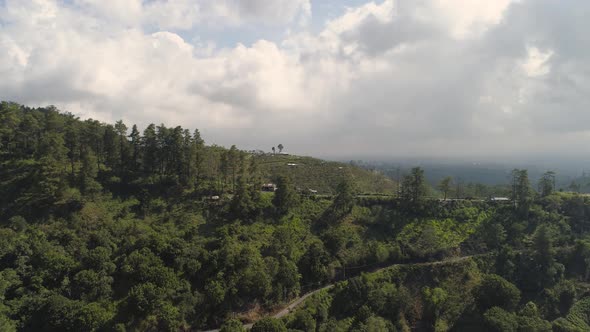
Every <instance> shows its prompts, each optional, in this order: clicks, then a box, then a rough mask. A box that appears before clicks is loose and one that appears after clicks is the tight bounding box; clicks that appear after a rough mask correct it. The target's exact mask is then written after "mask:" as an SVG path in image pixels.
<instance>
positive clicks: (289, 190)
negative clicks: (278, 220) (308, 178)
mask: <svg viewBox="0 0 590 332" xmlns="http://www.w3.org/2000/svg"><path fill="white" fill-rule="evenodd" d="M298 201H299V199H298V195H297V193H296V192H295V189H294V188H293V184H292V183H291V179H290V178H289V177H286V176H280V177H279V178H278V179H277V191H276V192H275V196H274V198H273V200H272V204H273V205H274V207H275V209H276V211H277V213H279V214H286V213H287V212H289V211H290V210H291V209H292V208H294V207H295V206H296V205H297V204H298Z"/></svg>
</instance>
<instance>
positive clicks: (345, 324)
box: [0, 103, 590, 332]
mask: <svg viewBox="0 0 590 332" xmlns="http://www.w3.org/2000/svg"><path fill="white" fill-rule="evenodd" d="M289 164H296V165H289ZM0 167H1V168H0V331H180V330H183V331H198V330H206V329H210V328H218V327H222V328H221V330H222V331H225V332H228V331H242V330H243V327H242V322H255V324H254V326H253V327H252V330H253V331H255V332H256V331H286V330H287V328H289V329H291V330H292V331H409V330H411V329H414V330H418V331H433V330H436V331H445V330H456V331H473V330H474V328H476V330H478V331H479V330H482V331H483V330H489V331H550V330H554V331H585V330H587V329H586V328H587V327H588V326H589V324H590V322H589V321H588V319H587V317H588V316H589V315H590V311H589V310H588V307H589V306H588V302H589V297H587V295H588V294H589V293H588V289H589V288H588V284H587V283H586V282H587V280H588V278H589V277H590V272H589V271H590V240H588V237H587V236H588V232H589V231H590V199H589V198H588V197H584V196H580V195H576V194H572V193H556V192H554V191H555V188H554V186H553V185H552V182H551V178H550V177H549V176H547V177H545V178H544V179H542V180H543V182H541V183H540V185H539V186H538V188H539V189H540V190H539V192H536V191H534V190H533V189H532V187H533V185H532V184H530V183H529V180H528V175H527V172H526V170H515V171H514V172H513V173H512V181H511V183H512V186H511V192H510V195H511V200H510V201H507V202H488V201H482V200H445V199H430V198H429V195H428V187H427V185H426V182H425V176H424V172H423V171H422V170H421V169H419V168H415V169H413V170H412V171H411V173H410V174H408V175H406V176H405V177H404V178H403V181H402V183H401V191H400V192H399V195H398V196H391V195H389V196H387V195H386V196H370V195H366V194H367V193H379V192H381V193H387V192H392V191H395V190H394V189H395V188H397V185H396V184H394V183H393V182H391V181H390V180H386V179H384V178H382V177H381V176H380V175H379V174H372V173H369V172H366V171H363V170H360V169H358V168H356V167H352V166H350V165H343V164H338V163H330V162H322V161H319V160H317V159H312V158H303V157H296V156H284V155H262V156H254V155H253V154H250V153H246V152H243V151H240V150H238V149H237V148H236V147H231V148H230V149H225V148H222V147H218V146H214V145H213V146H208V145H205V143H204V142H203V139H202V138H201V137H200V134H199V132H198V131H197V130H195V131H189V130H186V129H183V128H181V127H174V128H168V127H166V126H164V125H160V126H155V125H150V126H148V127H147V128H145V129H144V130H142V131H141V132H140V130H139V129H138V128H137V127H135V126H132V127H131V129H129V128H127V127H126V125H125V124H123V123H122V122H117V123H116V124H114V125H109V124H103V123H100V122H97V121H94V120H79V119H77V118H76V117H74V116H72V115H71V114H67V113H60V112H58V111H57V110H55V109H54V108H51V107H49V108H41V109H31V108H27V107H24V106H20V105H17V104H13V103H2V104H0ZM306 167H307V168H306ZM269 181H272V182H275V183H276V184H277V187H278V189H277V191H276V192H263V191H261V185H262V184H263V183H266V182H269ZM309 189H312V190H317V191H318V192H319V194H320V195H315V194H313V193H311V192H310V191H309ZM322 193H326V194H333V195H321V194H322ZM400 263H403V264H404V265H396V266H394V267H391V268H386V269H384V270H380V271H379V272H376V273H374V274H369V273H368V272H370V271H374V270H376V269H379V268H385V267H387V266H390V265H393V264H400ZM363 273H365V274H363ZM333 283H335V287H334V288H333V289H332V290H329V291H328V290H326V291H322V292H320V293H319V294H316V295H314V296H313V297H311V298H310V300H309V301H307V303H306V304H305V305H304V306H303V307H302V308H300V309H299V310H297V312H295V313H294V314H293V315H290V316H288V317H285V318H283V319H281V320H278V319H271V318H265V319H260V318H261V317H264V316H267V315H268V314H270V313H272V312H275V311H276V310H277V309H280V308H282V307H283V306H284V305H285V304H286V303H288V302H289V301H291V300H293V299H296V298H298V297H299V296H300V295H302V294H304V293H306V292H308V291H310V290H314V289H317V288H320V287H322V286H325V285H328V284H333Z"/></svg>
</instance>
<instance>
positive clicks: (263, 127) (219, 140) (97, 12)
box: [0, 0, 590, 159]
mask: <svg viewBox="0 0 590 332" xmlns="http://www.w3.org/2000/svg"><path fill="white" fill-rule="evenodd" d="M589 16H590V2H589V1H585V0H562V1H556V0H494V1H489V0H384V1H383V0H381V1H373V2H367V1H361V0H348V1H342V0H339V1H337V0H216V1H211V0H192V1H190V0H176V1H167V0H143V1H142V0H0V50H2V51H0V99H1V100H9V101H15V102H18V103H22V104H25V105H29V106H46V105H55V106H57V107H58V108H59V109H61V110H63V111H68V112H71V113H73V114H76V115H77V116H79V117H81V118H93V119H98V120H101V121H105V122H114V121H116V120H119V119H122V120H124V122H125V123H127V124H128V126H130V125H131V124H134V123H136V124H138V125H139V126H140V127H145V126H146V125H147V124H149V123H156V124H160V123H165V124H166V125H168V126H176V125H181V126H183V127H185V128H191V129H193V128H198V129H199V130H200V131H201V132H202V134H203V136H204V138H205V140H206V141H207V142H208V143H210V144H218V145H224V146H229V145H232V144H236V145H237V146H238V147H239V148H241V149H262V150H267V151H268V150H270V149H271V147H272V146H276V145H278V144H279V143H282V144H283V145H284V146H285V151H286V152H290V153H297V154H304V155H313V156H320V157H329V158H355V159H359V158H373V159H374V158H381V159H386V158H390V157H391V158H393V157H396V158H399V157H400V156H401V157H403V156H408V157H410V156H414V157H415V156H429V157H441V158H442V157H445V158H467V159H468V158H480V159H486V158H487V159H495V158H524V157H525V156H529V157H531V158H533V157H534V158H537V159H539V158H541V159H542V158H545V159H551V158H562V157H563V158H571V157H572V156H574V157H575V156H586V155H590V144H588V142H590V107H589V106H590V89H589V87H590V61H589V60H590V58H589V56H590V34H588V31H590V21H589V20H587V17H589Z"/></svg>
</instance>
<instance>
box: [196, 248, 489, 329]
mask: <svg viewBox="0 0 590 332" xmlns="http://www.w3.org/2000/svg"><path fill="white" fill-rule="evenodd" d="M485 255H487V254H479V255H470V256H461V257H455V258H449V259H444V260H440V261H434V262H424V263H396V264H391V265H388V266H385V267H382V268H379V269H375V270H372V271H368V272H370V273H375V272H379V271H382V270H385V269H389V268H392V267H395V266H410V265H414V266H432V265H442V264H449V263H457V262H461V261H464V260H467V259H470V258H473V257H478V256H485ZM340 281H342V280H340ZM340 281H338V282H340ZM335 284H336V283H333V284H329V285H327V286H324V287H322V288H318V289H315V290H313V291H311V292H309V293H305V294H304V295H302V296H300V297H298V298H297V299H295V300H293V301H292V302H291V303H289V305H287V306H286V307H285V308H284V309H282V310H281V311H279V312H277V313H276V314H274V315H272V316H271V317H273V318H282V317H285V316H286V315H288V314H289V313H291V312H292V311H293V309H295V308H297V307H298V306H300V305H301V304H302V303H303V302H304V301H305V300H306V299H307V298H308V297H310V296H312V295H314V294H316V293H319V292H321V291H323V290H326V289H330V288H332V287H334V285H335ZM254 323H255V322H254ZM254 323H250V324H245V325H244V328H246V329H251V328H252V326H253V325H254ZM202 332H219V329H215V330H207V331H202Z"/></svg>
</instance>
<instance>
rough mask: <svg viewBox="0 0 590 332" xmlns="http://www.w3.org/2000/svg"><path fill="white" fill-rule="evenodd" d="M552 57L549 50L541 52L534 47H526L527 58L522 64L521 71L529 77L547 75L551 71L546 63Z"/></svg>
mask: <svg viewBox="0 0 590 332" xmlns="http://www.w3.org/2000/svg"><path fill="white" fill-rule="evenodd" d="M552 55H553V51H551V50H548V51H546V52H543V51H541V50H539V49H538V48H536V47H527V58H526V60H525V61H524V62H523V63H522V69H523V70H524V71H525V73H526V74H527V75H528V76H529V77H539V76H543V75H547V74H548V73H549V72H550V71H551V67H550V66H549V64H548V63H547V61H548V60H549V58H551V56H552Z"/></svg>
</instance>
